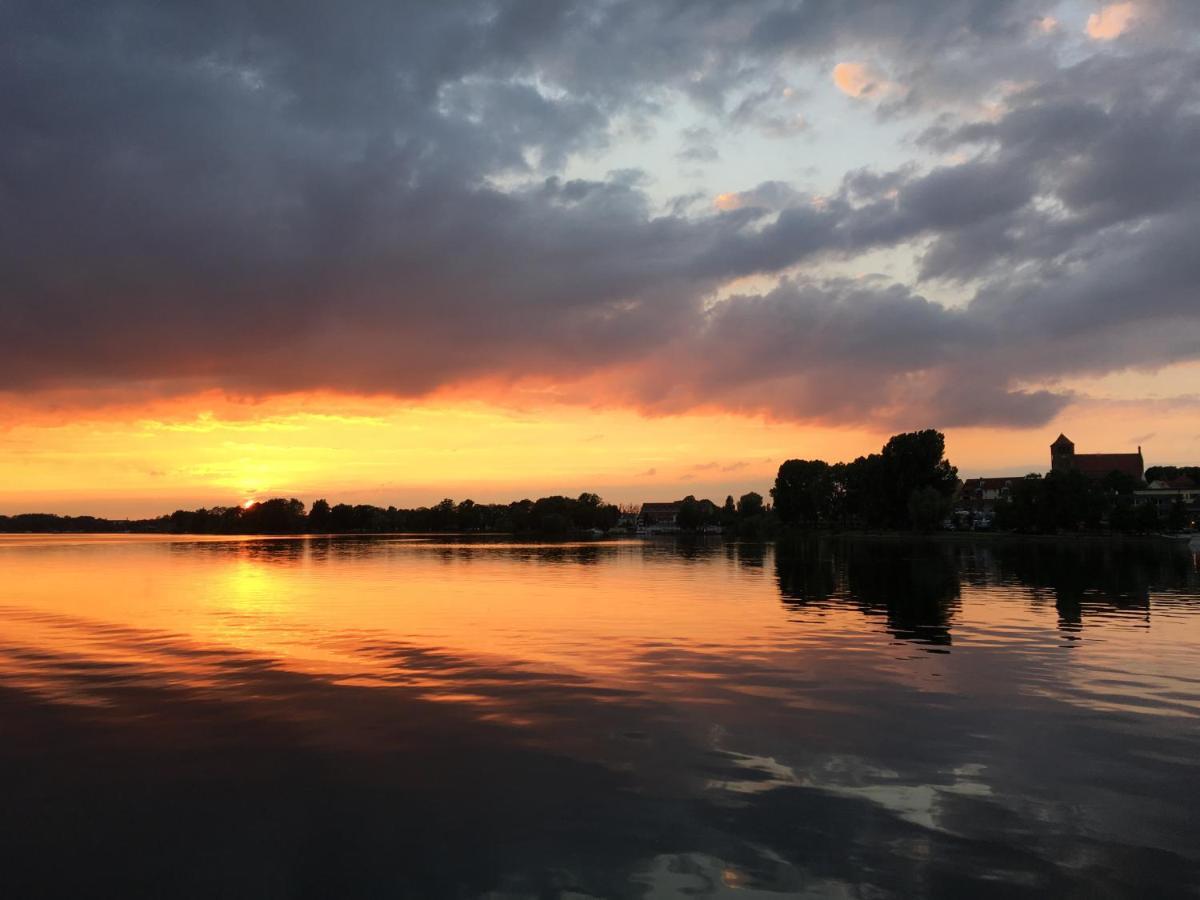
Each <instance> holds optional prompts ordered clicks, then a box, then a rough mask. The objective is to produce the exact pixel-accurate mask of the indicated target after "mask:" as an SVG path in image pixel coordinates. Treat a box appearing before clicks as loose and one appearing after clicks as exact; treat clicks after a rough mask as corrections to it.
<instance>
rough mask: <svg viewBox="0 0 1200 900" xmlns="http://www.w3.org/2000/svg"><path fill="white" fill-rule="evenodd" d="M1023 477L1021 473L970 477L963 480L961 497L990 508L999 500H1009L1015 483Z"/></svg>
mask: <svg viewBox="0 0 1200 900" xmlns="http://www.w3.org/2000/svg"><path fill="white" fill-rule="evenodd" d="M1023 477H1024V476H1021V475H1001V476H1000V477H999V478H968V479H967V480H966V481H964V482H963V485H962V493H961V494H960V495H959V497H960V498H961V499H962V500H965V501H968V502H972V503H975V504H979V505H982V506H983V507H985V508H989V509H990V508H991V506H992V505H993V504H994V503H995V502H996V501H997V500H1007V499H1008V498H1009V495H1010V494H1011V493H1012V486H1013V483H1014V482H1017V481H1020V480H1021V479H1022V478H1023Z"/></svg>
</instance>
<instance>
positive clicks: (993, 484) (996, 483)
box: [963, 475, 1025, 491]
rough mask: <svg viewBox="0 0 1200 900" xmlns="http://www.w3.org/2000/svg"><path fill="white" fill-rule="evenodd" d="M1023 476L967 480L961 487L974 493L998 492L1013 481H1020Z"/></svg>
mask: <svg viewBox="0 0 1200 900" xmlns="http://www.w3.org/2000/svg"><path fill="white" fill-rule="evenodd" d="M1024 478H1025V476H1024V475H1001V476H1000V477H999V478H968V479H967V480H966V481H964V482H963V486H964V487H966V488H969V489H971V490H974V491H998V490H1000V489H1001V488H1006V487H1008V486H1009V485H1011V484H1012V483H1013V482H1014V481H1022V480H1023V479H1024Z"/></svg>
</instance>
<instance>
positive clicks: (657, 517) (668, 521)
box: [638, 501, 680, 531]
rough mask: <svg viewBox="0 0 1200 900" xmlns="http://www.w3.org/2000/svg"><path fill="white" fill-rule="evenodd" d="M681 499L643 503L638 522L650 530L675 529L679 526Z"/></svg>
mask: <svg viewBox="0 0 1200 900" xmlns="http://www.w3.org/2000/svg"><path fill="white" fill-rule="evenodd" d="M679 506H680V504H679V501H675V502H673V503H643V504H642V511H641V512H640V513H639V514H638V524H639V525H640V526H641V527H642V528H645V529H647V530H650V531H675V530H677V529H678V528H679Z"/></svg>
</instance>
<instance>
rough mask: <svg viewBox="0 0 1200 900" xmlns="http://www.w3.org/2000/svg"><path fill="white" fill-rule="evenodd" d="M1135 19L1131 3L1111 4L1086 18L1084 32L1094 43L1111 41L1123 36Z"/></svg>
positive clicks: (1135, 13) (1135, 11) (1135, 14)
mask: <svg viewBox="0 0 1200 900" xmlns="http://www.w3.org/2000/svg"><path fill="white" fill-rule="evenodd" d="M1136 17H1137V10H1136V8H1135V7H1134V5H1133V4H1132V3H1111V4H1109V5H1108V6H1105V7H1104V8H1103V9H1101V10H1100V11H1099V12H1097V13H1092V14H1091V15H1090V16H1088V20H1087V28H1086V29H1085V30H1086V31H1087V36H1088V37H1090V38H1091V39H1092V40H1094V41H1111V40H1114V39H1116V38H1118V37H1120V36H1121V35H1122V34H1124V33H1125V32H1126V31H1127V30H1128V29H1129V26H1130V25H1131V24H1132V23H1133V20H1134V19H1135V18H1136Z"/></svg>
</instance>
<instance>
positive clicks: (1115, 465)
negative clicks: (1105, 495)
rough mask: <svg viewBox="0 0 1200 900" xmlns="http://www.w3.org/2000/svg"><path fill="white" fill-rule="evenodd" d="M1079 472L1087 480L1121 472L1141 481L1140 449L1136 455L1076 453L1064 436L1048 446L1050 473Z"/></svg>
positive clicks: (1142, 466) (1143, 471)
mask: <svg viewBox="0 0 1200 900" xmlns="http://www.w3.org/2000/svg"><path fill="white" fill-rule="evenodd" d="M1072 470H1074V471H1076V472H1081V473H1083V474H1084V475H1086V476H1087V477H1088V478H1103V477H1105V476H1106V475H1108V474H1109V473H1110V472H1121V473H1122V474H1125V475H1129V476H1131V477H1132V478H1134V479H1135V480H1137V481H1139V482H1140V481H1143V480H1144V478H1143V476H1144V474H1145V464H1144V463H1143V461H1142V448H1141V447H1138V449H1137V453H1076V452H1075V445H1074V444H1073V443H1072V442H1071V439H1070V438H1068V437H1067V436H1066V435H1065V434H1060V435H1059V436H1058V440H1056V441H1055V442H1054V443H1053V444H1051V445H1050V471H1052V472H1070V471H1072Z"/></svg>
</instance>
